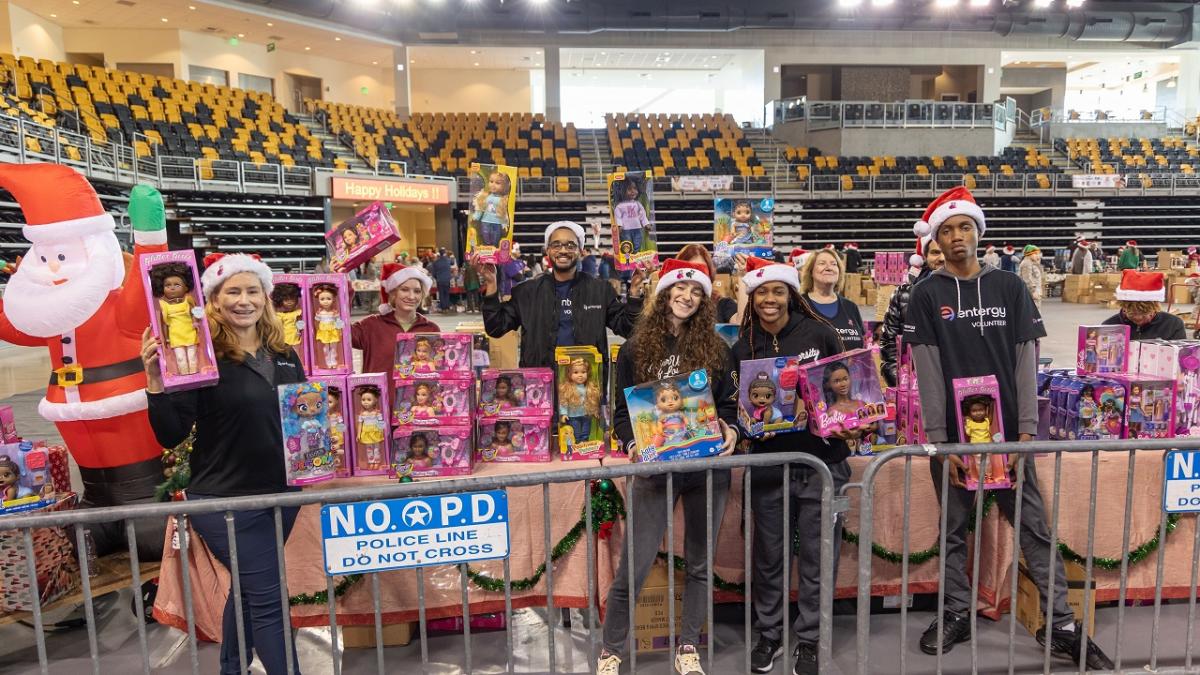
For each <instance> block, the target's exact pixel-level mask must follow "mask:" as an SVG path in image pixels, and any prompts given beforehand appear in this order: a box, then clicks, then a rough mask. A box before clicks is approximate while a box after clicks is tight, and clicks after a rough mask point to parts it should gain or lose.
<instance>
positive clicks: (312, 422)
mask: <svg viewBox="0 0 1200 675" xmlns="http://www.w3.org/2000/svg"><path fill="white" fill-rule="evenodd" d="M328 407H329V388H328V387H327V386H326V385H325V384H324V383H322V382H320V381H310V382H300V383H298V384H281V385H279V420H280V422H281V423H282V425H283V448H284V450H283V461H284V472H285V473H286V474H287V484H288V485H291V486H297V485H311V484H313V483H319V482H321V481H325V480H329V479H330V478H333V477H334V475H335V474H336V472H337V463H336V462H335V460H334V457H333V451H332V447H331V445H330V439H329V416H328Z"/></svg>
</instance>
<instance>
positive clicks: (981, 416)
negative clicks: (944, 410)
mask: <svg viewBox="0 0 1200 675" xmlns="http://www.w3.org/2000/svg"><path fill="white" fill-rule="evenodd" d="M991 404H992V399H991V397H990V396H971V397H968V398H967V399H966V400H964V401H963V403H962V405H963V412H964V413H966V419H965V420H964V421H963V427H964V431H965V432H966V440H967V442H968V443H991V442H992V441H993V439H992V420H991V418H990V417H989V416H988V412H989V411H990V410H991ZM969 467H970V468H969V471H970V472H971V474H972V475H971V476H970V477H969V478H968V480H971V479H973V480H974V482H975V483H977V484H979V485H988V484H992V483H997V482H1000V481H1003V480H1005V477H1006V475H1007V473H1008V467H1007V466H1005V463H1004V455H1003V454H998V453H993V454H991V455H988V465H987V470H986V471H985V472H984V475H983V479H982V480H980V478H979V468H978V464H977V463H976V462H970V463H969Z"/></svg>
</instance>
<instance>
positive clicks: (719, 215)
mask: <svg viewBox="0 0 1200 675" xmlns="http://www.w3.org/2000/svg"><path fill="white" fill-rule="evenodd" d="M774 214H775V200H774V199H771V198H770V197H767V198H763V199H751V198H749V197H733V198H729V197H723V198H720V199H716V200H714V201H713V257H714V258H716V259H718V260H724V259H726V258H733V256H735V255H737V254H738V253H744V254H746V255H751V256H755V257H758V258H766V259H768V260H769V259H771V258H773V257H774V255H775V249H774V246H775V234H774V225H773V219H774Z"/></svg>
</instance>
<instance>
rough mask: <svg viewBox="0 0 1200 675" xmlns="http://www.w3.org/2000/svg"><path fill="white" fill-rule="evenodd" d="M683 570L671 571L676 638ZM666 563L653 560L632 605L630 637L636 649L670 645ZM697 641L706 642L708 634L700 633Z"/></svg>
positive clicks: (655, 649)
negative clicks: (673, 585)
mask: <svg viewBox="0 0 1200 675" xmlns="http://www.w3.org/2000/svg"><path fill="white" fill-rule="evenodd" d="M685 577H686V575H684V573H683V572H680V571H678V570H676V571H675V599H674V602H675V639H676V640H678V639H679V628H680V625H681V624H682V623H683V583H684V578H685ZM668 590H669V588H668V586H667V565H666V563H665V562H658V561H656V562H655V563H654V566H653V567H651V568H650V576H648V577H646V584H645V585H644V586H643V587H642V594H641V595H639V596H638V599H637V605H635V606H634V608H633V631H634V633H633V634H634V640H635V642H636V644H637V650H638V653H642V652H659V651H666V650H668V649H670V648H671V645H670V642H671V630H670V610H669V609H668V608H667V591H668ZM700 644H702V645H705V644H708V634H707V633H701V634H700Z"/></svg>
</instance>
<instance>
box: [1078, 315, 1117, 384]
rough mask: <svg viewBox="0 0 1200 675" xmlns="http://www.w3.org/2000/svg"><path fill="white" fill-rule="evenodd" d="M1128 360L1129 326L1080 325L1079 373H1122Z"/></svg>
mask: <svg viewBox="0 0 1200 675" xmlns="http://www.w3.org/2000/svg"><path fill="white" fill-rule="evenodd" d="M1128 361H1129V326H1122V325H1118V326H1080V327H1079V358H1078V360H1077V362H1076V366H1075V372H1077V373H1078V374H1080V375H1104V374H1108V373H1123V372H1125V369H1126V367H1127V363H1128Z"/></svg>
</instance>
